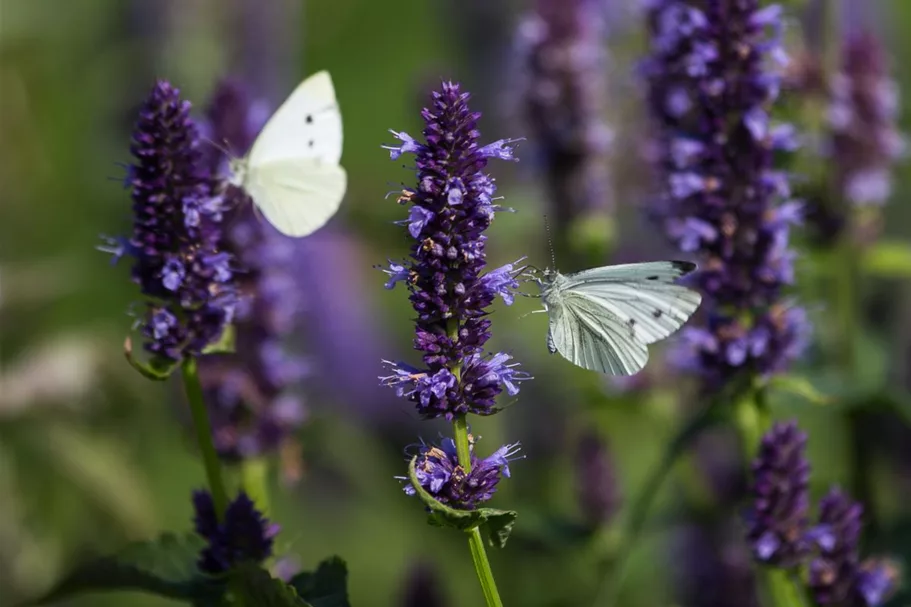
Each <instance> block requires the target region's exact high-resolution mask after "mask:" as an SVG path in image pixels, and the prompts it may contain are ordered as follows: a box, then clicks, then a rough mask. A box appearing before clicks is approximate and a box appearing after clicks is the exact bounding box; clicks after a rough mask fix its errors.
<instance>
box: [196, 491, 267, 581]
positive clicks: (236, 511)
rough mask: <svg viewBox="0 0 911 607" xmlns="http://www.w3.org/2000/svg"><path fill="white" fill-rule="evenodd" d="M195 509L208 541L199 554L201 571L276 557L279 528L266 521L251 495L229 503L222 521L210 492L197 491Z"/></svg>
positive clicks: (198, 527)
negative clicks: (275, 549)
mask: <svg viewBox="0 0 911 607" xmlns="http://www.w3.org/2000/svg"><path fill="white" fill-rule="evenodd" d="M193 508H194V510H195V512H196V516H195V518H194V524H195V527H196V533H198V534H199V535H200V536H202V537H203V538H204V539H205V540H206V542H207V545H206V547H205V548H204V549H203V550H202V552H201V553H200V556H199V563H198V566H199V569H200V571H203V572H205V573H208V574H213V575H215V574H219V573H224V572H226V571H228V570H230V569H231V568H232V567H234V566H235V565H239V564H241V563H243V562H246V561H250V562H254V563H261V562H263V561H264V560H266V559H267V558H269V557H270V556H272V543H273V540H274V538H275V535H276V534H277V533H278V531H279V527H278V525H274V524H270V523H269V521H268V520H266V518H265V517H264V516H263V515H262V513H260V512H259V511H258V510H257V509H256V506H255V505H254V504H253V501H252V500H251V499H250V498H249V497H247V494H245V493H240V494H238V496H237V497H236V498H235V499H234V501H232V502H231V503H230V504H228V508H227V510H226V511H225V517H224V521H222V522H219V521H218V518H217V517H216V515H215V505H214V503H213V501H212V495H211V494H210V493H209V492H208V491H195V492H194V493H193Z"/></svg>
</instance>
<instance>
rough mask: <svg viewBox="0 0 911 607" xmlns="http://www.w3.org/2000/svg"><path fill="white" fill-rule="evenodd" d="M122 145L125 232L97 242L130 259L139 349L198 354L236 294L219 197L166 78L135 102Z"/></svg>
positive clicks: (186, 111)
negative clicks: (129, 229)
mask: <svg viewBox="0 0 911 607" xmlns="http://www.w3.org/2000/svg"><path fill="white" fill-rule="evenodd" d="M130 151H131V152H132V154H133V156H134V158H135V162H134V164H132V165H131V166H129V167H128V170H127V173H128V176H127V179H126V182H127V185H128V187H130V189H131V192H132V198H133V233H132V236H131V237H130V238H129V239H128V240H127V239H123V238H121V239H107V242H106V243H105V245H104V246H102V247H99V248H100V249H101V250H104V251H107V252H110V253H112V254H113V255H114V257H115V260H116V259H118V258H120V257H121V256H124V255H129V256H130V257H132V258H133V268H132V277H133V281H134V282H135V283H137V284H138V285H139V286H140V288H141V290H142V293H143V295H145V296H146V297H147V298H148V299H147V306H146V312H145V315H144V317H143V318H142V319H141V320H140V321H139V328H140V331H141V332H142V334H143V335H144V336H145V337H146V343H145V348H146V350H148V351H149V352H151V353H152V354H154V355H155V356H157V357H159V358H161V359H165V360H166V361H170V362H177V361H180V360H182V359H183V358H184V357H185V356H199V355H200V354H201V352H202V351H203V350H204V349H205V348H206V346H208V345H210V344H212V343H214V342H215V341H217V340H218V338H219V337H220V336H221V334H222V333H223V332H224V329H225V327H226V326H227V325H228V323H230V322H231V319H232V316H233V314H234V309H235V306H236V305H237V294H236V290H235V285H234V276H233V268H232V259H231V257H230V256H229V255H227V254H225V253H223V252H221V251H219V246H218V245H219V240H220V238H221V236H222V221H223V201H222V199H221V197H220V196H219V195H217V193H216V192H215V191H214V190H213V188H212V187H211V186H212V184H211V180H210V177H209V173H208V172H207V171H206V167H205V166H204V165H203V162H202V154H201V150H200V147H199V133H198V131H197V128H196V126H195V124H194V123H193V121H192V120H191V119H190V104H189V102H187V101H181V99H180V94H179V91H178V90H177V89H176V88H174V87H173V86H171V85H170V84H169V83H168V82H166V81H164V80H160V81H158V82H157V83H156V84H155V86H154V87H153V88H152V91H151V93H150V94H149V97H148V99H147V100H146V101H145V104H144V105H143V106H142V108H141V110H140V113H139V119H138V121H137V123H136V126H135V128H134V131H133V139H132V145H131V147H130Z"/></svg>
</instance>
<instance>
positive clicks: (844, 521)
mask: <svg viewBox="0 0 911 607" xmlns="http://www.w3.org/2000/svg"><path fill="white" fill-rule="evenodd" d="M862 514H863V507H862V506H861V505H860V504H858V503H857V502H854V501H852V500H851V498H850V497H848V496H847V495H845V494H844V493H842V492H841V491H840V490H838V489H832V490H831V491H830V492H829V493H828V495H826V496H825V497H824V498H823V499H822V500H820V502H819V524H818V525H817V526H816V527H815V528H814V529H813V530H812V531H811V533H810V538H811V539H812V540H813V542H814V543H815V545H816V547H817V549H818V551H819V555H818V556H817V557H816V558H814V559H813V561H811V562H810V589H811V591H812V593H813V597H814V599H815V600H816V602H817V603H818V604H820V605H841V604H847V602H848V601H849V600H850V599H852V598H854V597H855V593H856V592H857V587H856V583H857V581H858V580H857V577H858V572H859V569H858V567H859V560H860V558H859V556H858V543H859V541H860V529H861V515H862Z"/></svg>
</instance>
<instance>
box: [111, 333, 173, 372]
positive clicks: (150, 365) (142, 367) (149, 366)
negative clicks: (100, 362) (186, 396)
mask: <svg viewBox="0 0 911 607" xmlns="http://www.w3.org/2000/svg"><path fill="white" fill-rule="evenodd" d="M123 355H124V357H126V359H127V362H128V363H130V366H131V367H133V368H134V369H136V370H137V371H139V373H141V374H142V375H143V376H144V377H147V378H149V379H152V380H155V381H164V380H166V379H167V378H168V377H170V376H171V373H173V372H174V370H175V369H177V367H178V366H179V365H180V362H179V361H178V362H174V361H170V360H167V359H164V358H161V357H160V356H153V357H152V358H151V359H149V362H147V363H144V362H142V361H139V360H137V359H135V358H133V340H132V339H130V337H129V336H127V338H126V339H125V340H124V342H123Z"/></svg>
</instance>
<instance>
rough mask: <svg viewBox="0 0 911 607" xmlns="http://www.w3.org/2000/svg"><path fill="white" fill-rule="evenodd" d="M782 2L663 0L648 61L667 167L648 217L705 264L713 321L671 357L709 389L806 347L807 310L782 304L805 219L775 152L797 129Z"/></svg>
mask: <svg viewBox="0 0 911 607" xmlns="http://www.w3.org/2000/svg"><path fill="white" fill-rule="evenodd" d="M780 13H781V11H780V7H777V6H775V5H772V6H767V7H765V8H760V7H759V3H758V1H757V0H742V1H740V2H718V1H710V2H703V3H700V4H699V7H697V6H696V4H695V3H691V2H684V1H680V0H656V1H655V2H653V3H652V7H651V8H650V11H649V23H650V27H651V53H650V56H649V58H648V60H647V61H646V63H645V65H644V66H643V67H644V70H643V71H644V75H645V78H646V80H647V83H648V90H649V92H648V97H649V99H648V100H649V106H650V111H651V114H652V116H653V119H654V122H655V125H656V131H657V133H656V134H657V137H658V140H659V141H658V142H659V145H658V146H657V149H658V150H660V152H659V165H660V169H661V171H662V173H663V183H662V190H661V192H660V195H659V196H658V197H657V199H656V201H655V203H654V204H653V205H652V206H651V209H650V211H651V214H652V215H653V217H654V219H655V220H656V221H657V222H658V223H659V225H661V226H662V227H663V229H664V230H665V232H666V234H667V235H668V237H669V238H670V240H671V241H672V242H673V243H674V244H675V245H676V246H677V247H678V248H679V249H680V250H681V251H683V252H687V253H694V254H696V255H698V256H699V257H700V258H701V259H702V263H701V271H700V272H699V273H698V275H697V276H696V277H695V281H696V282H697V284H698V286H699V288H700V290H701V291H702V292H703V294H704V295H705V296H706V297H705V299H704V302H705V303H704V304H703V309H704V310H705V315H704V316H705V318H706V321H705V325H704V326H703V327H693V328H689V329H686V330H685V331H684V333H683V336H684V337H683V339H682V340H681V348H680V351H679V352H678V356H676V357H675V359H676V361H677V362H678V364H681V365H682V366H684V367H688V368H690V369H692V370H694V371H696V372H698V373H700V374H701V375H702V376H703V378H704V380H705V382H706V384H707V385H708V386H717V385H718V384H721V383H724V382H725V381H727V379H728V378H729V377H730V376H731V375H732V374H733V373H735V372H736V371H738V370H739V369H751V370H753V371H754V372H756V373H758V374H761V375H768V374H770V373H775V372H778V371H781V370H783V369H785V368H787V367H788V365H789V363H790V362H791V361H792V360H793V359H794V358H795V357H796V356H798V355H799V354H800V353H801V350H802V348H803V345H804V341H805V336H806V333H807V321H806V318H805V315H804V313H803V311H802V310H800V309H799V308H796V307H792V306H789V305H788V304H786V303H785V302H783V301H781V291H782V288H783V287H784V286H786V285H788V284H790V283H791V282H792V281H793V273H794V270H793V259H794V253H793V252H792V251H791V250H790V249H789V248H788V232H789V229H790V227H791V226H792V225H794V224H795V223H797V222H799V221H800V219H801V208H800V205H798V204H797V203H796V202H783V201H785V200H786V199H787V198H788V196H789V187H788V182H787V179H786V178H785V174H784V173H783V172H780V171H778V170H776V169H775V167H774V165H773V158H774V156H775V155H776V152H785V151H790V150H793V149H794V148H795V147H796V145H797V141H796V138H795V135H794V129H793V128H791V127H790V126H789V125H784V124H776V123H775V122H774V121H773V120H772V119H771V117H770V115H769V109H770V106H771V105H772V103H773V102H774V101H775V99H776V97H777V96H778V88H779V80H780V76H779V74H778V72H777V70H776V69H775V64H777V63H781V62H783V61H784V59H785V58H784V55H783V51H782V47H781V40H780V36H781V34H780V30H781V27H782V24H781V16H780Z"/></svg>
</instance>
